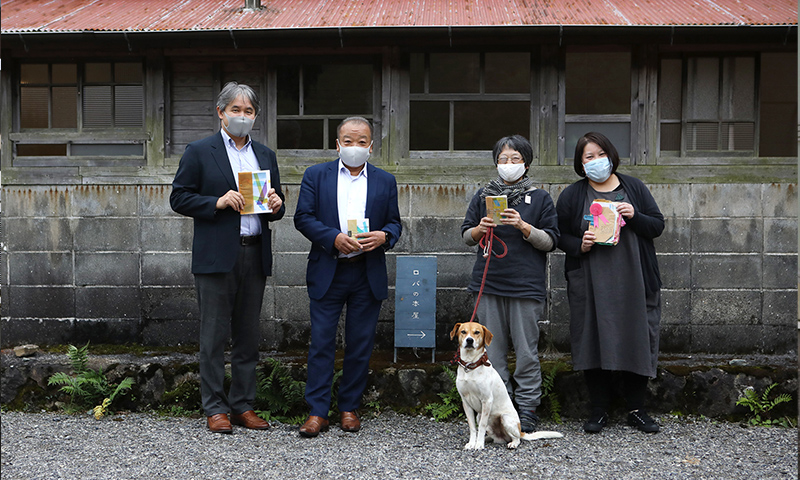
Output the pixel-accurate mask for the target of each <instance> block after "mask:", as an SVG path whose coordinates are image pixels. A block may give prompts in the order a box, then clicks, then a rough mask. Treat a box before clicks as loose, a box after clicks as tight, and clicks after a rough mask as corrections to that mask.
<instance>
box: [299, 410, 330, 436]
mask: <svg viewBox="0 0 800 480" xmlns="http://www.w3.org/2000/svg"><path fill="white" fill-rule="evenodd" d="M327 431H328V420H326V419H324V418H322V417H317V416H314V415H311V416H310V417H308V420H306V423H304V424H303V426H302V427H300V435H301V436H303V437H306V438H311V437H316V436H317V435H319V432H327Z"/></svg>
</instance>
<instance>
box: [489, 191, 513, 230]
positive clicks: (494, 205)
mask: <svg viewBox="0 0 800 480" xmlns="http://www.w3.org/2000/svg"><path fill="white" fill-rule="evenodd" d="M506 208H508V197H506V196H505V195H500V196H497V197H489V196H487V197H486V216H487V217H492V220H493V221H494V224H495V225H502V224H503V222H502V220H503V216H502V213H503V210H505V209H506Z"/></svg>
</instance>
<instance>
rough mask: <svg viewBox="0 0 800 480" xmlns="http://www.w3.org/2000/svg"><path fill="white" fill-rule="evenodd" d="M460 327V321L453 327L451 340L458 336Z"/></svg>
mask: <svg viewBox="0 0 800 480" xmlns="http://www.w3.org/2000/svg"><path fill="white" fill-rule="evenodd" d="M459 328H461V324H460V323H456V326H455V327H453V330H452V331H451V332H450V340H452V339H453V337H455V336H456V334H457V333H458V329H459Z"/></svg>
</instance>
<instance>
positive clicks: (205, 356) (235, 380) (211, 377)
mask: <svg viewBox="0 0 800 480" xmlns="http://www.w3.org/2000/svg"><path fill="white" fill-rule="evenodd" d="M194 282H195V287H196V289H197V303H198V305H199V306H200V397H201V399H202V402H203V410H204V411H205V414H206V416H211V415H216V414H218V413H237V414H238V413H244V412H246V411H248V410H252V409H253V403H254V402H255V398H256V366H257V364H258V358H259V356H258V344H259V341H260V338H261V327H260V322H259V317H260V315H261V303H262V301H263V300H264V287H265V286H266V283H267V277H266V276H265V275H264V273H263V270H262V268H261V245H258V244H256V245H250V246H243V247H240V251H239V256H238V258H237V259H236V265H235V266H234V267H233V270H232V271H230V272H227V273H209V274H196V275H195V276H194ZM229 332H230V338H231V388H230V394H229V395H226V394H225V388H224V386H223V382H224V381H225V346H226V344H227V343H228V333H229Z"/></svg>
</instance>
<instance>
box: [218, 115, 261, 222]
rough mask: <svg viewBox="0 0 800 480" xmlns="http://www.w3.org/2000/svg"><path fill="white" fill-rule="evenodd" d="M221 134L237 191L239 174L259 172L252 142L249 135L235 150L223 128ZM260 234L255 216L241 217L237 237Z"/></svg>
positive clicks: (232, 142)
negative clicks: (239, 147)
mask: <svg viewBox="0 0 800 480" xmlns="http://www.w3.org/2000/svg"><path fill="white" fill-rule="evenodd" d="M220 132H222V141H223V143H224V144H225V150H226V151H227V152H228V162H230V164H231V170H233V179H234V180H235V181H236V190H237V191H239V172H255V171H257V170H261V167H260V166H259V165H258V159H257V158H256V154H255V152H254V151H253V141H252V139H251V138H250V135H248V136H247V143H245V144H244V147H242V148H241V150H240V149H238V148H236V143H235V142H234V141H233V139H232V138H231V137H230V135H228V132H226V131H225V129H224V128H220ZM260 234H261V221H260V220H259V219H258V216H256V215H242V216H241V220H240V227H239V235H242V236H249V235H260Z"/></svg>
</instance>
